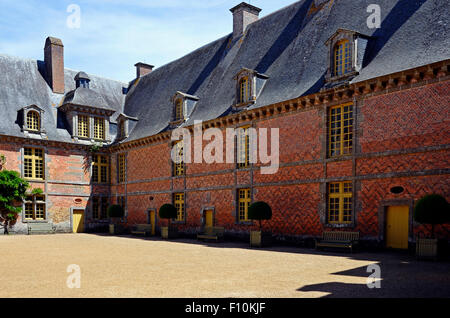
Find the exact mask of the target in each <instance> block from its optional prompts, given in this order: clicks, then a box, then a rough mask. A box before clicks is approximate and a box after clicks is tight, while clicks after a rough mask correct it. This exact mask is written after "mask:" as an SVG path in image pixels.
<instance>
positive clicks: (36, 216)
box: [25, 195, 45, 220]
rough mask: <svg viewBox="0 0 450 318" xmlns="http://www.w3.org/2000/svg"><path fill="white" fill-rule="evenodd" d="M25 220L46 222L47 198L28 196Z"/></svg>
mask: <svg viewBox="0 0 450 318" xmlns="http://www.w3.org/2000/svg"><path fill="white" fill-rule="evenodd" d="M25 219H26V220H45V196H43V195H42V196H41V195H37V196H27V197H26V198H25Z"/></svg>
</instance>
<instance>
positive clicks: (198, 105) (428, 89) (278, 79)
mask: <svg viewBox="0 0 450 318" xmlns="http://www.w3.org/2000/svg"><path fill="white" fill-rule="evenodd" d="M370 4H371V1H368V0H367V1H366V0H362V1H358V4H355V2H354V1H350V0H339V1H332V0H329V1H327V0H314V1H313V0H302V1H299V2H296V3H294V4H292V5H290V6H288V7H286V8H283V9H281V10H279V11H277V12H274V13H272V14H270V15H267V16H266V17H264V18H261V19H259V13H260V11H261V10H260V9H259V8H256V7H254V6H251V5H249V4H246V3H242V4H240V5H238V6H236V7H234V8H233V9H231V12H232V14H233V32H232V33H231V34H230V35H227V36H225V37H223V38H221V39H219V40H217V41H215V42H212V43H210V44H207V45H205V46H204V47H201V48H199V49H198V50H196V51H194V52H192V53H190V54H188V55H186V56H185V57H182V58H181V59H178V60H176V61H174V62H172V63H169V64H167V65H164V66H162V67H159V68H157V69H154V70H153V66H151V65H147V64H143V63H137V64H136V65H135V66H136V70H137V77H136V79H134V80H133V81H131V82H130V83H128V84H124V83H120V82H116V81H112V80H108V79H104V78H100V77H94V76H90V75H87V74H86V73H84V72H74V71H72V70H68V69H65V68H64V55H63V44H62V42H61V40H58V39H55V38H48V39H47V41H46V44H45V50H44V51H45V54H44V55H45V60H44V61H43V62H42V61H29V60H23V59H19V58H14V57H7V56H3V55H0V70H1V74H2V75H3V76H2V77H0V111H1V113H2V118H1V120H0V154H4V155H5V156H6V158H7V162H6V165H5V167H4V168H7V169H11V170H18V171H21V173H22V175H23V176H24V177H26V178H28V179H30V180H31V181H32V182H31V183H32V184H33V187H40V188H42V189H43V190H44V194H43V195H42V196H37V197H30V198H28V199H27V201H26V202H24V209H23V213H22V214H21V216H20V218H19V220H18V221H17V222H16V224H15V226H14V231H16V232H25V231H26V228H27V226H26V224H27V223H28V222H51V223H53V224H54V225H55V226H56V227H57V229H58V230H59V231H60V232H72V231H99V230H101V229H104V228H105V225H106V224H108V219H107V217H106V208H107V206H108V205H109V204H111V203H118V204H121V205H123V206H124V207H125V210H126V218H125V219H124V223H125V224H126V225H133V224H139V223H153V224H155V228H156V230H158V227H159V226H160V225H162V224H164V221H162V220H159V219H158V217H157V213H156V212H157V210H158V208H159V207H160V206H161V205H163V204H165V203H174V204H175V205H176V206H177V208H178V218H177V219H176V220H174V223H175V224H176V226H177V227H178V228H179V230H180V231H181V232H183V233H185V234H186V235H191V234H194V233H197V232H198V231H199V230H201V228H202V227H203V226H204V225H205V222H213V223H214V224H215V225H217V226H223V227H225V228H226V235H227V236H228V237H239V238H245V237H247V236H248V233H249V231H250V230H251V229H252V228H253V226H254V224H253V223H252V222H251V221H249V220H248V219H247V208H248V205H249V204H250V203H251V202H254V201H259V200H264V201H266V202H268V203H269V204H270V205H271V206H272V208H273V213H274V215H273V219H272V220H271V221H270V222H267V223H266V224H265V227H266V228H267V229H268V228H270V229H271V230H272V232H273V233H274V234H275V236H276V237H277V238H278V239H279V240H303V239H306V238H311V237H316V236H318V235H320V234H321V233H322V231H324V230H326V229H346V230H355V231H359V232H360V233H361V237H362V239H363V240H365V241H366V242H372V243H374V244H377V245H380V246H388V247H396V248H407V247H408V244H410V243H414V242H415V238H416V236H417V235H424V234H426V232H427V229H426V228H425V227H424V226H422V225H419V224H416V223H415V222H414V221H413V219H412V211H413V206H414V203H415V202H416V201H417V200H418V199H419V198H420V197H421V196H423V195H425V194H428V193H439V194H442V195H444V196H445V197H446V198H447V199H450V187H449V186H450V179H449V172H450V170H449V144H450V126H449V118H450V116H449V115H450V114H449V111H450V107H449V106H450V105H449V65H450V62H449V57H450V50H449V48H450V37H449V36H448V34H449V28H448V25H447V24H445V23H443V21H446V20H448V16H449V8H448V5H447V4H446V2H445V1H442V0H428V1H426V0H422V1H391V0H380V1H378V4H379V5H380V8H381V9H382V11H381V12H382V15H381V26H380V28H370V25H369V24H368V23H367V20H368V18H370V17H369V16H370V15H371V13H367V8H368V6H369V5H370ZM198 120H201V121H202V122H203V124H202V125H203V128H204V129H207V128H217V129H219V130H220V131H221V132H222V134H223V138H224V139H226V133H225V129H226V128H243V129H244V130H243V131H244V132H243V133H242V132H241V133H240V134H239V135H238V136H237V138H236V139H240V140H242V141H243V143H239V142H237V143H236V149H235V150H236V151H235V156H236V157H239V158H243V159H244V160H242V162H241V163H214V164H208V163H206V162H203V163H178V164H175V163H173V161H172V160H171V149H172V147H173V145H174V142H173V141H172V140H171V136H172V132H173V130H174V129H175V128H179V127H184V128H186V129H188V130H190V131H191V132H192V133H193V132H194V123H195V122H196V121H198ZM249 127H252V128H256V129H260V128H279V137H280V143H279V153H280V156H279V159H280V167H279V170H278V172H277V173H275V174H262V173H261V171H260V167H261V163H255V164H252V163H250V162H249V160H248V156H249V151H248V147H246V146H245V145H246V144H247V140H248V134H246V133H245V132H246V131H248V130H245V129H247V128H249ZM207 144H208V142H206V141H205V142H204V143H203V146H204V147H206V146H207ZM183 145H188V143H187V141H186V140H185V141H184V143H183V144H180V145H178V146H179V147H180V150H181V149H182V150H183V151H184V152H186V151H188V149H184V148H183ZM242 145H244V146H243V147H242ZM395 229H397V230H395ZM393 231H394V232H393ZM395 231H397V233H395ZM438 235H440V236H441V237H446V238H450V227H448V226H442V227H439V229H438Z"/></svg>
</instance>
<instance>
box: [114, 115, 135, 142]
mask: <svg viewBox="0 0 450 318" xmlns="http://www.w3.org/2000/svg"><path fill="white" fill-rule="evenodd" d="M137 121H138V119H137V118H135V117H130V116H127V115H125V114H120V115H119V116H118V117H117V127H118V129H117V140H119V141H120V140H123V139H125V138H127V137H128V135H129V132H130V131H131V130H132V129H133V128H134V127H135V125H136V122H137Z"/></svg>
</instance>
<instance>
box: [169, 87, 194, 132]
mask: <svg viewBox="0 0 450 318" xmlns="http://www.w3.org/2000/svg"><path fill="white" fill-rule="evenodd" d="M199 100H200V99H199V98H198V97H197V96H193V95H189V94H186V93H182V92H176V93H175V95H174V96H173V97H172V99H171V101H172V105H173V113H172V121H171V126H178V125H180V124H182V123H183V122H185V121H186V120H188V119H189V117H190V116H191V114H192V113H193V111H194V109H195V106H196V105H197V102H198V101H199Z"/></svg>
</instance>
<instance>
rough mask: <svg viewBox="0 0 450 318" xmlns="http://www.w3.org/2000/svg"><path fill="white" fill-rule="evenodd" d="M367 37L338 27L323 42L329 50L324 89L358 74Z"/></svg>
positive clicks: (342, 82) (337, 84)
mask: <svg viewBox="0 0 450 318" xmlns="http://www.w3.org/2000/svg"><path fill="white" fill-rule="evenodd" d="M369 39H370V37H369V36H366V35H363V34H361V33H358V32H355V31H351V30H346V29H338V30H337V31H336V32H335V33H334V34H333V35H332V36H331V37H330V38H329V39H328V40H327V41H326V42H325V45H327V46H328V50H329V58H328V71H327V74H326V76H325V81H326V84H325V89H327V88H330V87H335V86H339V85H342V84H345V83H348V82H349V81H351V80H352V79H353V78H354V77H355V76H356V75H358V74H359V71H360V70H361V68H362V66H363V58H364V54H365V51H366V48H367V44H368V41H369Z"/></svg>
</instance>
